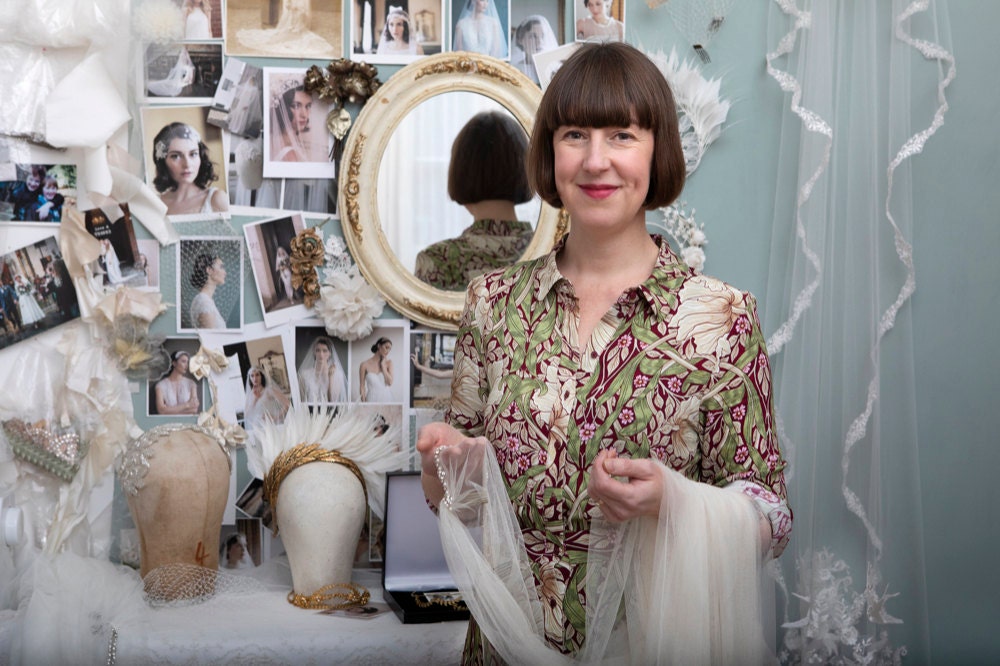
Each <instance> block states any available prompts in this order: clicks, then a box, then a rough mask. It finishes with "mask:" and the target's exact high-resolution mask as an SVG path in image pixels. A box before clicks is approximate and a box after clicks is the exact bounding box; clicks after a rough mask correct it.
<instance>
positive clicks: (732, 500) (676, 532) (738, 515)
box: [436, 444, 773, 665]
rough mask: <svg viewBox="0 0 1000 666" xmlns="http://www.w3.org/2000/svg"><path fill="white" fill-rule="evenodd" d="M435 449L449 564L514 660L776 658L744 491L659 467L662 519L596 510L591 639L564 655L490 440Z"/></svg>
mask: <svg viewBox="0 0 1000 666" xmlns="http://www.w3.org/2000/svg"><path fill="white" fill-rule="evenodd" d="M436 459H437V463H438V475H439V478H440V480H441V482H442V484H443V486H444V488H445V499H444V501H443V502H442V504H441V506H440V523H439V524H440V530H441V539H442V544H443V546H444V552H445V556H446V558H447V560H448V567H449V569H450V570H451V573H452V576H453V577H454V579H455V582H456V584H457V585H458V588H459V590H461V592H462V597H463V599H464V600H465V601H466V603H467V604H468V606H469V608H470V610H471V611H472V614H473V616H474V617H475V618H476V622H477V624H478V625H479V627H480V629H481V630H482V631H483V633H484V635H485V636H486V637H487V639H488V640H489V641H490V643H491V644H492V645H493V646H494V647H495V648H496V649H497V650H498V651H499V652H500V654H501V656H502V657H503V658H504V659H505V660H506V661H507V662H508V663H512V664H543V663H544V664H598V663H600V664H636V665H638V664H643V665H646V664H682V663H691V664H694V663H713V664H752V663H766V662H767V661H768V659H769V658H770V659H772V660H773V656H769V654H768V652H769V651H768V649H767V647H766V645H765V643H764V640H763V632H762V628H761V622H760V615H761V611H760V588H759V585H760V583H761V577H760V575H759V573H760V562H759V559H760V558H759V552H760V545H759V535H758V516H757V513H756V511H755V509H753V508H752V505H751V503H750V502H749V501H748V500H747V498H746V497H744V496H743V495H742V494H741V493H739V492H733V491H730V490H724V489H719V488H715V487H713V486H709V485H707V484H702V483H696V482H693V481H689V480H687V479H685V478H684V477H683V476H681V475H680V474H678V473H677V472H674V471H672V470H669V469H667V468H666V467H663V468H662V472H663V475H664V485H665V491H664V497H663V502H662V505H661V507H660V515H661V517H662V518H661V519H659V520H656V519H652V518H643V519H636V520H632V521H628V522H627V523H623V524H617V525H616V524H611V523H609V522H607V521H604V520H603V519H598V520H595V521H594V522H593V523H592V525H591V532H590V547H589V550H588V553H587V571H588V577H587V580H586V586H585V590H584V591H583V592H582V596H583V597H584V598H586V600H587V639H586V642H585V643H584V647H583V649H582V650H581V651H580V652H579V653H577V654H575V655H565V654H562V653H560V652H559V651H557V650H556V649H554V648H553V647H552V646H551V645H550V644H548V643H547V642H546V639H545V631H544V615H543V607H542V602H541V601H540V598H539V592H538V591H537V590H536V583H535V580H534V577H533V575H532V569H531V563H530V562H529V560H528V556H527V553H526V550H525V546H524V541H523V539H522V537H521V531H520V528H519V526H518V524H517V521H516V518H515V516H514V512H513V507H512V505H511V502H510V499H509V498H508V494H507V490H506V488H505V485H504V482H503V477H502V475H501V472H500V469H499V466H498V465H497V462H496V458H495V456H494V455H493V452H492V450H491V449H489V448H487V447H486V446H485V445H482V444H462V445H459V446H455V447H450V448H447V449H439V450H438V453H437V458H436ZM622 608H624V614H623V615H622V614H620V609H622Z"/></svg>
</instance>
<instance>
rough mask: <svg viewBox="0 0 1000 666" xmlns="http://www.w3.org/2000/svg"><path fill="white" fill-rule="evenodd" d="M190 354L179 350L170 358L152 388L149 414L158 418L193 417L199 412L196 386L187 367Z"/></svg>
mask: <svg viewBox="0 0 1000 666" xmlns="http://www.w3.org/2000/svg"><path fill="white" fill-rule="evenodd" d="M190 363H191V354H190V353H189V352H188V351H186V350H184V349H179V350H177V351H175V352H174V353H173V354H171V356H170V367H169V368H168V369H167V372H166V373H165V374H164V375H163V376H162V377H161V378H160V379H159V380H157V382H156V384H155V385H154V386H153V404H152V405H151V407H152V408H153V409H150V414H158V415H160V416H175V415H182V414H184V415H195V414H198V413H199V412H200V411H201V400H200V399H199V397H198V384H197V382H195V380H194V379H193V378H192V377H191V373H190V372H189V371H188V367H189V365H190Z"/></svg>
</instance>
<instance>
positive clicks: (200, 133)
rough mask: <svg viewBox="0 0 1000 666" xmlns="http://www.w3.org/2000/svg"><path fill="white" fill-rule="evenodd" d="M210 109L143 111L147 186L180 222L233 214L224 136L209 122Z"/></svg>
mask: <svg viewBox="0 0 1000 666" xmlns="http://www.w3.org/2000/svg"><path fill="white" fill-rule="evenodd" d="M208 111H209V107H207V106H178V107H144V108H142V109H140V113H141V118H142V137H143V143H142V145H143V152H144V154H145V158H146V180H147V182H148V183H149V184H150V185H152V187H153V189H154V190H156V192H157V193H158V194H159V195H160V200H161V201H163V203H164V204H166V206H167V215H169V216H171V218H173V219H176V220H177V221H184V220H193V219H206V218H213V217H215V218H217V217H219V216H220V215H223V216H225V215H228V214H229V195H228V194H227V192H226V187H227V186H226V168H225V165H226V162H225V156H226V150H225V146H224V141H223V133H222V130H221V129H219V128H218V127H216V126H214V125H211V124H209V123H208V121H207V117H208Z"/></svg>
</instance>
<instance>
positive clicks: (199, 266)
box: [190, 254, 228, 329]
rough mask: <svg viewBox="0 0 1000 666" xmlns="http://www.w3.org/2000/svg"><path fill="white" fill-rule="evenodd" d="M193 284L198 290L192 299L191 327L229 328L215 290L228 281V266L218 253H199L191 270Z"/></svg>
mask: <svg viewBox="0 0 1000 666" xmlns="http://www.w3.org/2000/svg"><path fill="white" fill-rule="evenodd" d="M190 279H191V286H193V287H194V288H195V289H197V290H198V293H197V294H195V296H194V298H193V299H191V308H190V315H191V328H215V329H217V328H228V326H227V325H226V320H225V319H224V318H223V316H222V313H220V312H219V308H218V307H216V305H215V290H216V289H217V288H218V287H219V286H221V285H223V284H225V283H226V267H225V265H224V264H223V263H222V258H221V257H220V256H219V255H217V254H199V255H198V256H197V257H196V258H195V260H194V267H193V270H192V271H191V278H190Z"/></svg>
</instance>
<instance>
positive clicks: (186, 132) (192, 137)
mask: <svg viewBox="0 0 1000 666" xmlns="http://www.w3.org/2000/svg"><path fill="white" fill-rule="evenodd" d="M170 135H171V136H170V137H169V138H168V139H166V140H164V139H160V140H159V141H157V142H156V146H155V147H156V151H155V152H154V153H153V154H154V155H155V157H156V159H158V160H164V159H166V158H167V144H168V143H169V142H170V141H172V140H173V139H188V140H189V141H194V142H195V143H201V134H198V130H196V129H195V128H193V127H191V126H190V125H184V126H183V127H179V128H178V129H177V130H175V131H173V132H170Z"/></svg>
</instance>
